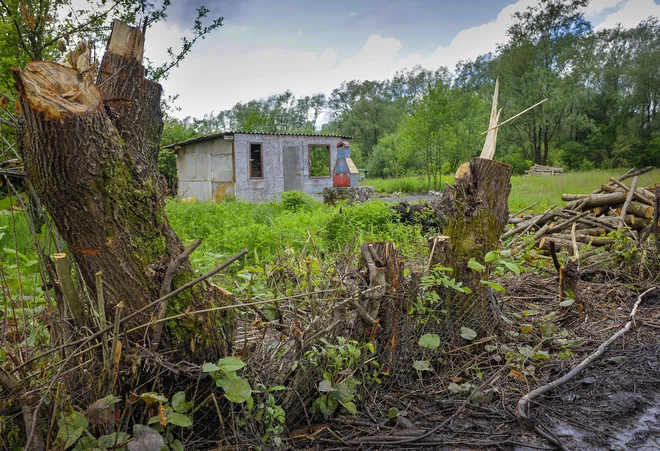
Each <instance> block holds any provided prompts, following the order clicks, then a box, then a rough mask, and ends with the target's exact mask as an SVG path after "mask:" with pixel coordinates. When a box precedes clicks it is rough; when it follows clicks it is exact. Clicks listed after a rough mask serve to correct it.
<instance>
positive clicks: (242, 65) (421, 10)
mask: <svg viewBox="0 0 660 451" xmlns="http://www.w3.org/2000/svg"><path fill="white" fill-rule="evenodd" d="M536 3H537V0H460V1H456V0H172V5H171V7H170V8H169V10H168V19H167V21H165V22H161V23H157V24H155V25H154V26H153V27H152V28H150V29H149V31H148V32H147V36H146V45H145V53H146V56H147V58H149V59H150V60H151V61H152V62H153V63H156V64H158V63H162V62H164V61H166V60H167V48H168V47H173V49H174V50H177V49H178V48H180V46H181V38H182V37H183V36H190V35H191V32H190V27H191V25H192V22H193V20H194V19H195V16H196V8H197V7H199V6H201V5H204V6H206V7H207V8H208V9H209V10H211V13H210V15H209V16H213V17H217V16H222V17H224V21H223V26H222V27H220V28H218V29H216V30H215V31H214V32H212V34H211V35H209V36H208V37H206V39H204V40H200V41H198V42H197V44H196V45H195V46H194V48H193V51H192V53H191V54H190V55H189V56H188V57H187V58H186V59H185V60H184V61H183V62H182V63H181V64H180V67H178V68H174V69H173V70H172V71H171V73H170V75H169V78H168V79H166V80H163V81H162V82H161V83H162V85H163V87H164V88H165V93H166V94H167V95H174V94H178V95H179V97H178V99H177V101H176V105H177V106H178V107H179V108H180V110H179V111H178V112H175V115H176V116H179V117H186V116H193V117H202V116H203V115H204V114H206V113H211V112H215V113H217V112H219V111H221V110H226V109H230V108H231V107H232V106H233V105H235V104H236V103H237V102H248V101H250V100H252V99H257V98H261V97H265V96H269V95H273V94H277V93H280V92H284V91H286V90H287V89H290V90H291V91H292V92H293V93H294V94H295V95H297V96H304V95H310V94H314V93H317V92H322V93H325V94H329V93H330V92H331V91H332V90H333V89H334V88H336V87H338V86H339V85H340V84H341V83H342V82H343V81H345V80H355V79H357V80H383V79H386V78H389V77H391V76H392V75H394V74H395V73H396V72H397V71H399V70H402V69H404V68H412V67H413V66H415V65H417V64H421V65H422V66H424V67H426V68H429V69H436V68H437V67H439V66H446V67H448V68H449V69H453V68H454V67H455V65H456V63H457V62H458V61H460V60H468V59H474V58H476V57H477V56H479V55H481V54H484V53H487V52H490V51H494V50H495V49H496V45H497V44H498V43H503V42H506V30H507V28H508V27H509V25H510V24H511V15H512V14H513V13H515V12H516V11H523V10H525V9H526V8H527V7H529V6H531V5H535V4H536ZM649 16H654V17H658V16H660V0H591V2H590V5H589V6H588V8H587V10H586V18H587V19H588V20H590V21H591V22H592V24H593V25H594V27H595V28H596V29H598V28H609V27H613V26H615V25H616V24H618V23H620V24H621V25H622V26H624V27H634V26H636V25H637V24H638V23H639V22H641V21H642V20H644V19H646V18H648V17H649Z"/></svg>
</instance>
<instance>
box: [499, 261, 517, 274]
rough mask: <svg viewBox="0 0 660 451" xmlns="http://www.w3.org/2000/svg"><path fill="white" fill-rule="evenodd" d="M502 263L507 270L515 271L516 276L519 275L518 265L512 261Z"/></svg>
mask: <svg viewBox="0 0 660 451" xmlns="http://www.w3.org/2000/svg"><path fill="white" fill-rule="evenodd" d="M502 264H503V265H504V266H506V268H507V269H508V270H509V271H511V272H513V273H515V274H516V275H517V276H519V275H520V268H519V267H518V265H516V264H515V263H512V262H502Z"/></svg>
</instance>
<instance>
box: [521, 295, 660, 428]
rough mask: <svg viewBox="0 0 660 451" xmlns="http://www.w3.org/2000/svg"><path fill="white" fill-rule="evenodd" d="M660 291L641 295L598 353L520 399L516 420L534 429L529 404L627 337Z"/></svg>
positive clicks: (579, 371)
mask: <svg viewBox="0 0 660 451" xmlns="http://www.w3.org/2000/svg"><path fill="white" fill-rule="evenodd" d="M657 289H660V286H657V287H653V288H649V289H648V290H646V291H645V292H643V293H642V294H640V295H639V296H638V297H637V302H635V305H634V306H633V309H632V312H630V320H628V322H627V323H626V325H625V326H623V328H621V329H619V330H618V331H617V333H615V334H614V335H612V336H611V337H610V338H609V339H608V340H607V341H606V342H604V343H603V344H601V345H600V346H599V347H598V349H596V351H594V352H593V353H591V354H590V355H589V356H588V357H587V358H586V359H584V360H583V361H582V362H580V364H579V365H578V366H576V367H575V368H573V369H572V370H571V371H569V372H568V373H566V374H565V375H564V376H562V377H560V378H559V379H556V380H554V381H552V382H550V383H548V384H545V385H543V386H541V387H539V388H537V389H536V390H533V391H531V392H529V393H527V394H526V395H525V396H523V397H522V398H520V401H518V405H517V406H516V419H517V420H518V422H519V423H520V424H522V425H524V426H526V427H527V428H528V429H530V430H531V429H534V426H535V422H534V420H533V419H532V418H531V417H530V408H529V403H530V402H531V401H533V400H535V399H536V398H538V397H539V396H542V395H544V394H545V393H547V392H549V391H550V390H554V389H556V388H559V387H561V386H562V385H564V384H565V383H566V382H568V381H570V380H571V379H573V378H574V377H576V376H577V375H578V374H580V373H581V372H582V371H583V370H584V369H585V368H587V367H588V366H589V365H591V364H592V363H593V362H594V361H596V360H597V359H598V358H600V357H601V356H602V355H603V354H604V353H605V351H606V350H607V348H608V347H609V346H610V345H611V344H612V343H614V342H615V341H616V340H618V339H619V338H620V337H621V336H623V335H625V334H626V333H627V332H628V331H629V330H630V328H631V327H632V326H633V324H635V315H636V314H637V309H638V308H639V305H640V304H641V303H642V299H644V296H645V295H647V294H648V293H650V292H651V291H653V290H657Z"/></svg>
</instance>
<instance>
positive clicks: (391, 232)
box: [166, 198, 425, 270]
mask: <svg viewBox="0 0 660 451" xmlns="http://www.w3.org/2000/svg"><path fill="white" fill-rule="evenodd" d="M299 207H300V208H295V205H291V204H288V205H287V204H286V203H283V202H269V203H261V204H251V203H246V202H231V201H229V202H227V201H225V202H221V203H197V204H186V203H181V202H177V201H169V202H168V203H167V207H166V213H167V216H168V218H169V221H170V223H171V225H172V228H173V229H174V230H175V232H176V233H177V235H178V236H179V237H180V238H181V239H182V240H183V241H184V243H186V244H187V243H189V242H191V241H193V240H194V239H196V238H201V239H202V245H201V247H200V249H199V250H198V251H196V252H195V254H193V257H192V259H193V263H194V265H195V266H196V267H197V268H198V269H200V270H206V269H210V268H211V267H213V266H215V265H216V264H218V263H220V262H222V261H223V260H225V259H226V258H227V257H229V256H230V255H232V254H235V253H237V252H238V251H240V250H241V249H243V248H244V247H246V246H247V248H248V249H249V254H248V255H247V256H246V257H245V258H243V259H242V264H243V265H248V266H259V265H262V264H263V263H264V262H269V263H272V262H273V261H275V260H276V257H277V255H278V254H282V253H289V252H295V253H299V252H301V251H302V249H303V248H306V249H307V251H309V250H310V248H312V247H314V248H315V252H317V251H318V252H320V253H321V254H322V255H321V257H322V258H323V257H324V256H327V257H332V256H333V255H336V253H337V252H338V251H340V250H342V249H343V248H344V247H346V245H347V243H351V244H353V246H357V245H359V244H361V243H364V242H366V241H394V242H396V243H397V246H398V247H399V250H400V252H401V253H402V255H403V256H409V257H411V258H412V257H413V256H415V255H419V253H420V252H421V249H422V248H423V247H424V246H425V240H424V239H423V237H422V236H421V233H420V232H419V230H418V229H416V228H413V227H409V226H406V225H403V224H401V223H399V222H397V221H395V213H394V212H393V210H392V209H391V208H390V206H389V205H388V204H387V203H384V202H379V201H374V202H369V203H365V204H358V205H353V206H348V205H344V206H341V207H340V206H329V205H325V204H322V203H320V202H316V201H314V200H312V199H311V198H310V200H309V201H305V202H304V203H303V204H301V205H299ZM354 238H355V239H354ZM349 245H350V244H349Z"/></svg>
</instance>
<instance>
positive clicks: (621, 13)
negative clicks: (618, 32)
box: [596, 0, 660, 28]
mask: <svg viewBox="0 0 660 451" xmlns="http://www.w3.org/2000/svg"><path fill="white" fill-rule="evenodd" d="M649 16H654V17H658V16H660V5H657V4H656V3H655V2H654V1H653V0H627V1H626V2H625V3H623V4H620V5H618V6H617V8H616V11H614V12H613V13H612V14H610V15H608V16H607V17H606V18H605V19H604V20H603V21H602V22H601V23H600V24H598V26H597V27H596V28H612V27H615V26H616V25H617V24H621V25H622V26H623V27H624V28H633V27H635V26H637V25H638V24H639V23H640V22H641V21H643V20H645V19H647V18H648V17H649Z"/></svg>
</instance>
